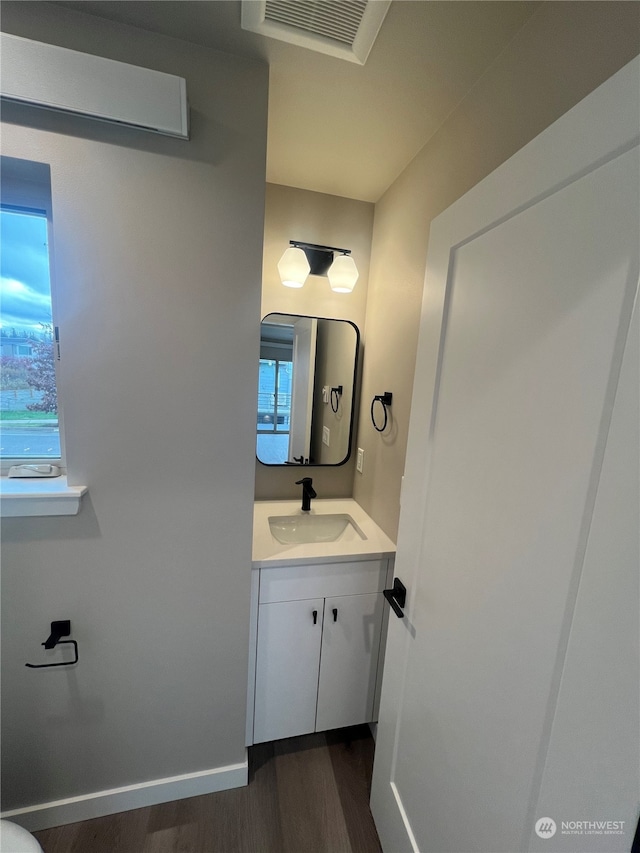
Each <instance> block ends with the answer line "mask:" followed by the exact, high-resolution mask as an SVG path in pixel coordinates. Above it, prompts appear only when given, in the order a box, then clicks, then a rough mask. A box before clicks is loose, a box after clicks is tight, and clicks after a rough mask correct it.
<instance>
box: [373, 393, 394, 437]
mask: <svg viewBox="0 0 640 853" xmlns="http://www.w3.org/2000/svg"><path fill="white" fill-rule="evenodd" d="M392 398H393V394H392V393H391V391H385V392H384V394H376V396H375V397H374V398H373V400H372V401H371V423H372V424H373V428H374V429H375V430H377V432H384V431H385V429H386V428H387V424H388V423H389V409H388V408H387V407H388V406H390V405H391V400H392ZM376 402H378V403H381V404H382V408H383V411H384V421H383V424H382V426H378V424H377V423H376V416H375V412H374V406H375V404H376Z"/></svg>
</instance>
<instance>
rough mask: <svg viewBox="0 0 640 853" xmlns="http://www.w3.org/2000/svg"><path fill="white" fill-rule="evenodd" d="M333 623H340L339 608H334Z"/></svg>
mask: <svg viewBox="0 0 640 853" xmlns="http://www.w3.org/2000/svg"><path fill="white" fill-rule="evenodd" d="M333 621H334V622H337V621H338V608H337V607H334V608H333Z"/></svg>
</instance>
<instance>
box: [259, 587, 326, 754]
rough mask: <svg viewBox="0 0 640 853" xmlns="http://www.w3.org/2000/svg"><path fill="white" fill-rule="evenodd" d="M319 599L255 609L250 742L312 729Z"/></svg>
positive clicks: (318, 650) (318, 633) (316, 665)
mask: <svg viewBox="0 0 640 853" xmlns="http://www.w3.org/2000/svg"><path fill="white" fill-rule="evenodd" d="M323 607H324V599H323V598H313V599H304V600H302V601H276V602H273V603H270V604H261V605H260V606H259V608H258V647H257V652H256V689H255V718H254V742H255V743H262V742H264V741H267V740H277V739H278V738H283V737H293V736H294V735H302V734H307V733H308V732H313V731H315V727H316V697H317V692H318V669H319V667H320V641H321V638H322V613H323Z"/></svg>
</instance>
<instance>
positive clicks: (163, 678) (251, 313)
mask: <svg viewBox="0 0 640 853" xmlns="http://www.w3.org/2000/svg"><path fill="white" fill-rule="evenodd" d="M2 24H3V28H4V29H6V30H7V31H8V32H12V33H15V34H17V35H23V36H27V37H32V38H36V39H40V40H45V41H48V40H50V41H52V42H54V43H57V44H61V45H63V46H66V47H71V48H74V49H80V50H84V51H86V52H95V53H98V54H102V55H105V56H108V57H111V58H114V59H118V60H123V61H127V62H131V63H134V64H139V65H143V66H148V67H151V68H156V69H158V70H161V71H167V72H170V73H173V74H178V75H181V76H184V77H186V79H187V90H188V95H189V100H190V102H191V116H192V139H191V141H190V142H185V141H182V140H173V139H167V138H162V137H159V136H154V135H151V134H147V133H143V132H140V131H135V130H127V129H124V128H119V127H116V126H111V125H106V124H102V123H97V122H91V121H88V120H86V119H80V118H72V117H65V116H60V115H56V114H54V113H47V112H45V111H37V110H34V109H30V108H28V107H19V106H14V107H13V108H12V107H10V106H4V105H3V126H2V151H3V154H5V155H8V156H12V157H16V158H22V159H29V160H35V161H40V162H46V163H49V164H50V166H51V178H52V196H53V222H54V246H55V272H56V281H57V290H58V305H59V318H58V319H59V323H60V327H61V336H62V362H61V382H60V392H61V397H62V400H63V405H64V414H65V422H66V438H67V441H66V444H67V459H68V467H69V476H70V478H71V479H72V480H73V481H74V482H80V483H86V484H87V485H88V486H89V494H88V496H87V497H85V498H84V500H83V505H82V509H81V511H80V514H79V515H78V516H75V517H66V518H26V519H18V518H13V519H4V520H3V525H2V608H3V609H2V655H3V660H2V679H3V682H2V695H3V702H2V734H3V768H2V769H3V786H2V794H3V806H4V807H5V808H18V807H26V806H29V805H31V804H34V803H42V802H48V801H51V800H57V799H60V798H64V797H74V796H79V795H83V794H87V793H91V792H95V791H101V790H104V789H110V788H117V787H119V786H123V785H133V784H136V783H139V782H145V781H150V780H154V779H161V778H166V777H171V776H176V775H180V774H185V773H191V772H195V771H200V770H211V769H215V768H220V767H224V766H226V765H230V764H235V763H237V762H241V761H243V760H244V756H245V749H244V734H245V720H244V715H245V706H246V685H247V652H248V630H249V598H250V565H251V524H252V502H253V486H254V462H253V456H254V442H255V401H256V387H257V372H256V364H257V359H258V334H257V330H258V319H259V317H258V315H259V311H260V272H261V266H262V236H263V210H264V186H265V148H266V112H267V84H268V73H267V68H266V66H263V65H262V64H260V63H257V62H253V61H249V60H245V59H240V58H234V57H232V56H228V55H224V54H219V53H214V52H213V51H209V50H206V49H204V48H199V47H197V46H195V45H193V44H187V43H186V42H181V41H177V40H173V39H169V38H164V37H160V36H156V35H154V34H151V33H146V32H143V31H142V30H136V29H134V28H130V27H126V26H119V25H115V24H110V23H108V22H106V21H104V20H99V19H96V18H94V17H92V16H90V15H85V14H82V13H79V12H75V11H73V12H71V11H68V10H66V9H61V8H60V7H56V6H53V5H51V4H43V5H41V4H39V3H17V4H12V3H3V9H2ZM67 618H68V619H70V620H71V624H72V628H73V637H74V639H76V640H77V641H78V644H79V652H80V662H79V664H78V666H77V667H75V668H74V669H72V670H64V669H62V670H46V671H45V670H29V669H26V668H25V666H24V663H25V661H28V660H30V659H31V660H38V659H42V654H43V653H42V649H41V647H40V643H41V642H42V641H43V640H44V639H46V637H47V635H48V633H49V623H50V622H51V621H52V620H54V619H67Z"/></svg>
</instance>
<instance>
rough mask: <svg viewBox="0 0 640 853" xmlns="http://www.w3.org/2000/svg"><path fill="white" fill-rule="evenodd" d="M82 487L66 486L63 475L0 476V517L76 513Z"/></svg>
mask: <svg viewBox="0 0 640 853" xmlns="http://www.w3.org/2000/svg"><path fill="white" fill-rule="evenodd" d="M87 491H88V490H87V487H86V486H70V485H69V484H68V483H67V478H66V477H64V476H62V477H52V478H37V477H33V478H24V479H23V478H17V477H16V478H13V479H9V478H7V477H1V478H0V516H2V518H18V517H27V516H36V515H77V514H78V512H79V511H80V501H81V500H82V496H83V495H84V494H85V493H86V492H87Z"/></svg>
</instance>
